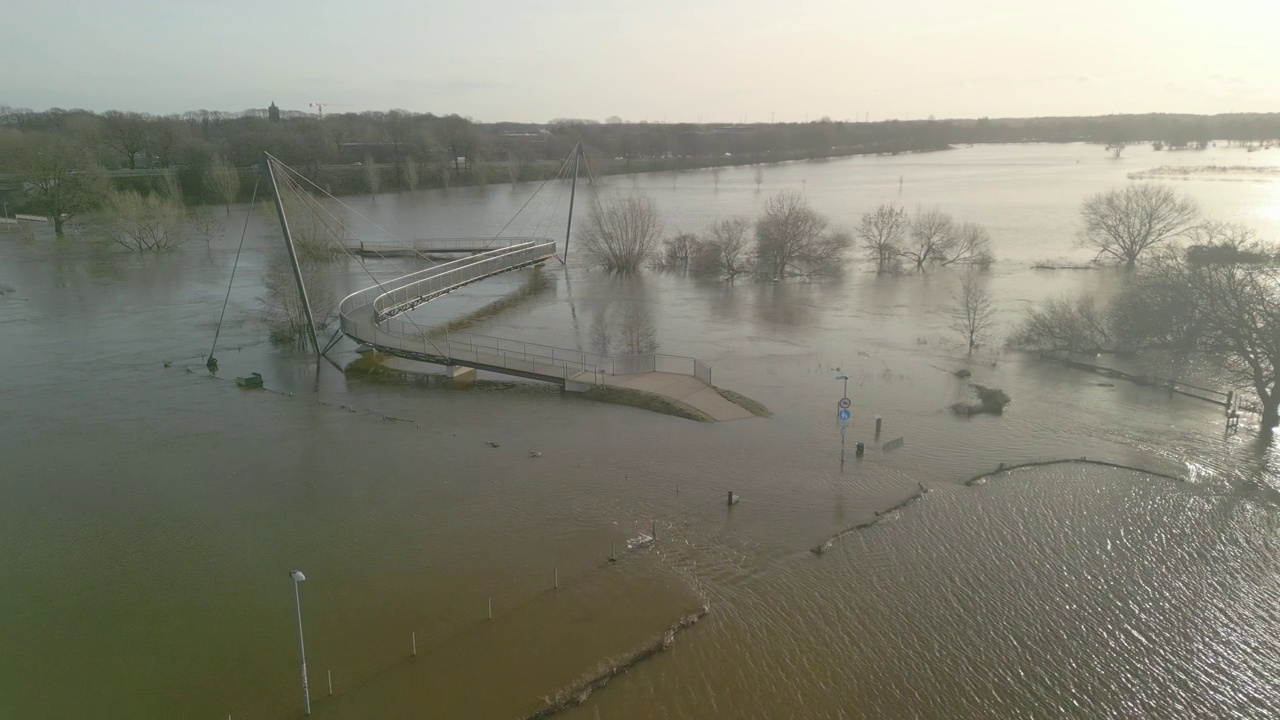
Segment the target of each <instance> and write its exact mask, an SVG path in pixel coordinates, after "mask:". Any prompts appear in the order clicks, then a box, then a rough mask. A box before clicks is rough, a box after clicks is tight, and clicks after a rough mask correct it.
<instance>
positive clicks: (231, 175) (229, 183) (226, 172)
mask: <svg viewBox="0 0 1280 720" xmlns="http://www.w3.org/2000/svg"><path fill="white" fill-rule="evenodd" d="M204 182H205V187H207V188H209V192H210V193H211V194H212V195H213V196H214V197H216V198H218V200H220V201H222V205H223V206H224V207H225V208H226V210H227V214H228V215H230V214H231V201H232V200H235V199H236V197H237V196H238V195H239V194H240V171H239V170H237V169H236V168H235V166H233V165H232V164H231V163H229V162H227V159H226V158H224V157H222V156H221V155H215V156H213V161H212V162H210V163H209V169H208V170H207V171H206V174H205V180H204Z"/></svg>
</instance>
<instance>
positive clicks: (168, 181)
mask: <svg viewBox="0 0 1280 720" xmlns="http://www.w3.org/2000/svg"><path fill="white" fill-rule="evenodd" d="M160 186H161V189H162V190H163V191H164V195H165V197H166V198H168V199H169V200H172V201H174V202H176V203H177V204H178V206H179V207H181V206H182V183H181V182H179V181H178V173H176V172H174V170H173V168H165V169H164V170H162V171H161V172H160Z"/></svg>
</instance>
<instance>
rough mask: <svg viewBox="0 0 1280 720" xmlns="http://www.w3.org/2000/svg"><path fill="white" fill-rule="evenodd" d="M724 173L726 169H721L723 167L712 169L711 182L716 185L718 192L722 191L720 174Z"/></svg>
mask: <svg viewBox="0 0 1280 720" xmlns="http://www.w3.org/2000/svg"><path fill="white" fill-rule="evenodd" d="M722 172H724V168H721V167H713V168H711V182H712V184H713V185H715V189H716V190H719V189H720V174H721V173H722Z"/></svg>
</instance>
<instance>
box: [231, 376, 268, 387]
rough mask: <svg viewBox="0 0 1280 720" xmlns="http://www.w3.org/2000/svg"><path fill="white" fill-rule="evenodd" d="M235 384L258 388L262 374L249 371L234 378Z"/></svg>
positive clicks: (260, 384)
mask: <svg viewBox="0 0 1280 720" xmlns="http://www.w3.org/2000/svg"><path fill="white" fill-rule="evenodd" d="M236 385H237V386H238V387H242V388H260V387H262V374H261V373H249V374H248V375H245V376H244V377H238V378H236Z"/></svg>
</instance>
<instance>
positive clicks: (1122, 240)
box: [1080, 183, 1200, 265]
mask: <svg viewBox="0 0 1280 720" xmlns="http://www.w3.org/2000/svg"><path fill="white" fill-rule="evenodd" d="M1080 218H1081V220H1082V221H1083V227H1082V229H1081V236H1080V244H1081V245H1082V246H1083V247H1086V248H1089V249H1090V250H1096V251H1097V253H1098V257H1102V256H1104V255H1109V256H1111V257H1113V258H1115V259H1116V260H1122V261H1124V262H1125V263H1128V264H1129V265H1133V264H1134V263H1136V262H1137V261H1138V258H1139V257H1141V256H1142V254H1143V253H1145V252H1147V251H1148V250H1150V249H1152V248H1154V247H1158V246H1159V245H1161V244H1163V243H1166V242H1168V241H1170V240H1173V239H1174V238H1178V237H1182V236H1184V235H1188V234H1190V233H1192V232H1193V231H1194V230H1195V229H1196V228H1197V227H1198V226H1199V224H1200V222H1199V221H1200V210H1199V207H1198V206H1197V205H1196V203H1195V201H1194V200H1192V199H1191V198H1188V197H1183V196H1180V195H1178V193H1176V192H1174V191H1173V190H1171V189H1169V188H1168V187H1165V186H1163V185H1155V184H1151V183H1147V184H1143V185H1130V186H1128V187H1126V188H1125V189H1124V190H1111V191H1108V192H1103V193H1098V194H1097V195H1094V196H1093V197H1090V198H1089V199H1088V200H1085V202H1084V205H1083V206H1081V208H1080Z"/></svg>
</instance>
